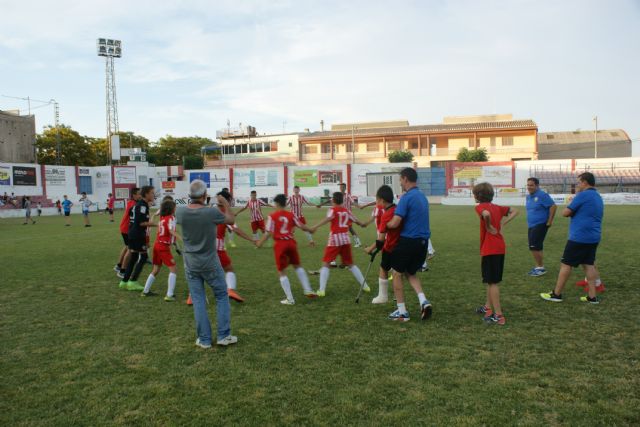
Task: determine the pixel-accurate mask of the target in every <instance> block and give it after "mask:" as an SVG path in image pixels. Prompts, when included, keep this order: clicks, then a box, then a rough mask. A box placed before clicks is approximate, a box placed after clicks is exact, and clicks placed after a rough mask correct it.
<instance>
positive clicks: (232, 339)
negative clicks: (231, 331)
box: [216, 335, 238, 347]
mask: <svg viewBox="0 0 640 427" xmlns="http://www.w3.org/2000/svg"><path fill="white" fill-rule="evenodd" d="M237 342H238V337H235V336H233V335H227V336H226V337H224V338H222V339H221V340H218V342H216V344H218V345H221V346H225V347H226V346H228V345H231V344H235V343H237Z"/></svg>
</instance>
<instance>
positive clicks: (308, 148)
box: [304, 144, 318, 154]
mask: <svg viewBox="0 0 640 427" xmlns="http://www.w3.org/2000/svg"><path fill="white" fill-rule="evenodd" d="M304 152H305V154H317V153H318V146H317V145H315V144H305V146H304Z"/></svg>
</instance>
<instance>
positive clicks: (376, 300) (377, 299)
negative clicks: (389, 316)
mask: <svg viewBox="0 0 640 427" xmlns="http://www.w3.org/2000/svg"><path fill="white" fill-rule="evenodd" d="M388 302H389V298H388V297H387V296H386V295H378V296H377V297H375V298H374V299H372V300H371V304H386V303H388Z"/></svg>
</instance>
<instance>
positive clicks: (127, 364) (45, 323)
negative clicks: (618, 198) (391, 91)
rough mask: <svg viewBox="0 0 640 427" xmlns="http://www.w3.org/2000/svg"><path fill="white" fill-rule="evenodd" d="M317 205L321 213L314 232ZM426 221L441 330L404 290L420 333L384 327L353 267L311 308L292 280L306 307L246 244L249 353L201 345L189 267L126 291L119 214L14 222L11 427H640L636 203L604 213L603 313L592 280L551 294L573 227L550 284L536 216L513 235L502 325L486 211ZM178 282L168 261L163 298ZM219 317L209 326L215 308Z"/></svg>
mask: <svg viewBox="0 0 640 427" xmlns="http://www.w3.org/2000/svg"><path fill="white" fill-rule="evenodd" d="M323 212H324V211H320V210H315V209H313V210H311V209H309V210H308V211H307V214H308V215H309V219H310V220H311V221H310V222H311V223H315V222H316V221H317V220H319V219H320V217H321V215H322V213H323ZM369 212H370V211H366V212H360V211H358V212H357V215H359V216H360V217H361V218H365V217H366V215H368V214H369ZM431 214H432V220H431V224H432V230H433V242H434V244H435V247H436V250H437V257H436V258H435V259H434V260H433V262H432V264H431V271H429V272H428V273H424V274H422V276H421V277H422V279H423V285H424V287H425V289H426V293H427V296H428V297H429V298H430V299H431V301H432V302H433V304H434V316H433V318H432V320H430V321H428V322H425V323H423V322H420V321H419V320H417V318H415V315H417V314H418V312H417V298H416V296H415V294H414V293H413V292H410V290H409V287H408V285H407V286H406V290H407V296H408V304H409V309H410V310H411V311H412V313H413V314H414V319H412V320H411V321H410V322H408V323H404V324H398V323H393V322H390V321H388V320H387V319H386V316H387V314H388V313H389V312H391V311H392V309H393V306H392V305H391V304H389V305H386V306H373V305H371V304H370V303H369V301H370V299H371V295H367V296H366V297H365V298H364V301H361V302H360V304H358V305H356V304H355V303H354V299H355V296H356V294H357V289H358V288H357V285H356V283H355V280H354V279H353V278H352V276H351V275H350V274H349V272H348V271H342V270H340V271H337V270H332V272H331V278H330V282H329V286H328V292H327V297H326V298H324V299H322V300H317V301H306V300H304V299H303V298H302V291H301V288H300V286H299V283H298V281H297V278H296V277H295V274H293V272H291V273H290V278H291V281H292V286H293V289H294V295H295V296H296V297H297V300H298V304H296V305H295V306H282V305H280V304H279V301H280V299H282V298H283V293H282V290H281V288H280V286H279V282H278V280H277V275H276V271H275V267H274V262H273V253H272V249H271V248H263V249H261V250H255V249H253V248H252V247H250V246H249V244H248V243H247V242H244V241H239V242H238V243H239V246H238V248H237V249H230V251H229V252H230V255H231V258H232V260H233V261H234V265H235V268H236V271H237V274H238V288H239V292H240V293H241V294H242V295H243V296H244V297H245V298H246V299H247V302H246V303H245V304H243V305H238V304H236V303H233V302H232V328H233V332H234V334H236V335H237V336H238V337H239V344H238V345H237V346H234V347H230V348H227V349H223V348H214V349H213V350H209V351H205V350H201V349H197V348H196V347H195V346H194V341H195V328H194V321H193V314H192V309H191V308H189V307H187V306H186V305H185V304H184V299H185V296H186V284H185V280H184V275H183V271H182V268H180V271H179V275H178V286H177V294H178V299H179V302H178V303H173V304H170V303H165V302H163V301H162V299H161V298H160V297H158V298H146V299H145V298H140V297H139V296H138V294H137V293H133V292H126V291H122V290H119V289H118V288H117V283H118V279H117V278H116V277H115V275H114V272H113V271H112V267H113V265H114V263H115V260H116V256H117V253H118V251H119V249H120V245H121V241H120V236H119V233H118V229H117V224H111V223H108V222H107V219H106V217H105V216H103V215H92V217H91V219H92V222H93V224H94V226H93V227H92V228H90V229H85V228H83V227H81V225H80V224H81V218H80V217H79V216H74V217H73V222H74V225H73V227H67V228H65V227H64V226H63V219H62V217H47V218H44V217H43V218H38V223H37V224H36V225H33V226H32V225H25V226H23V225H21V222H22V220H21V219H3V220H0V235H1V236H2V245H1V246H0V260H2V264H1V271H2V281H1V283H0V285H1V286H2V288H1V289H2V292H0V343H1V345H0V425H4V426H8V425H96V424H98V425H100V424H135V425H149V424H161V425H180V424H199V425H213V424H217V425H281V424H294V425H347V424H348V425H393V424H397V425H400V424H405V425H407V424H408V425H415V424H429V425H443V424H461V425H480V424H487V425H488V424H493V425H505V424H507V425H511V424H552V425H554V424H555V425H557V424H573V425H602V424H618V425H624V424H627V425H632V424H636V425H637V424H638V423H640V411H639V410H638V408H639V407H640V398H639V391H640V369H639V366H638V358H639V357H640V352H639V351H638V350H639V339H640V333H639V332H640V323H639V316H638V314H637V313H638V307H639V303H640V301H639V299H638V290H637V289H638V288H637V286H638V283H639V282H640V271H639V268H638V253H639V252H638V246H637V245H638V241H640V227H639V226H638V223H637V220H638V218H639V217H640V215H639V214H640V208H637V207H620V206H607V208H606V212H605V223H604V226H603V229H604V236H603V242H602V244H601V246H600V249H599V251H598V262H599V266H600V269H601V272H602V274H603V279H604V281H605V283H606V284H607V288H608V290H607V292H606V293H605V294H604V295H603V303H602V304H600V305H599V306H591V305H586V304H582V303H579V302H578V297H579V296H580V295H581V292H582V291H579V290H577V289H575V288H574V286H573V285H572V283H573V282H575V280H578V279H579V278H580V277H581V276H580V274H579V273H578V272H576V273H575V274H574V275H573V277H572V278H571V280H572V282H571V284H570V285H569V286H568V287H567V290H566V291H565V296H566V300H565V302H563V303H562V304H552V303H548V302H545V301H542V300H541V299H540V298H539V297H538V293H539V292H542V291H547V290H549V289H551V288H552V287H553V283H554V281H555V277H556V274H557V271H558V267H559V261H558V260H559V258H560V255H561V253H562V249H563V247H564V242H565V239H566V235H567V226H568V221H567V220H565V219H563V218H558V219H557V221H556V223H555V225H554V227H553V228H552V229H551V230H550V232H549V236H548V238H547V241H546V242H545V243H546V244H545V246H546V251H545V254H546V260H547V261H546V264H547V268H548V270H549V273H547V275H546V276H543V277H541V278H530V277H528V276H526V272H527V271H528V270H529V269H530V268H531V266H532V259H531V257H530V255H529V253H528V250H527V243H526V234H527V233H526V223H525V218H524V215H521V216H520V217H519V218H516V220H515V221H514V222H513V223H512V224H509V225H508V226H507V227H506V229H505V235H506V239H507V258H506V272H505V280H504V282H503V284H502V301H503V307H504V310H505V315H506V316H507V319H508V324H507V326H505V327H497V326H496V327H487V326H485V325H484V324H483V322H482V321H481V320H480V319H479V317H477V315H475V314H474V312H473V309H474V307H475V306H477V305H479V304H481V303H482V302H483V301H484V287H483V285H482V283H480V282H481V281H480V272H479V270H480V267H479V266H480V259H479V254H478V246H479V243H478V238H479V230H478V219H477V218H476V216H475V214H474V213H473V210H472V208H471V207H444V206H433V207H432V209H431ZM246 221H247V216H246V215H243V216H241V217H240V225H241V226H242V227H243V228H244V229H245V230H246V229H248V224H247V223H246ZM326 234H327V229H326V228H324V229H322V230H321V231H319V232H318V234H317V237H316V239H317V241H319V242H322V244H321V245H319V247H317V248H308V247H306V245H305V244H304V242H305V239H304V236H303V235H302V234H301V233H298V237H299V242H300V248H301V255H302V261H303V264H304V265H305V266H306V267H307V268H308V269H317V268H318V266H319V264H320V259H321V256H322V251H323V246H324V242H325V238H326ZM373 235H374V231H373V229H372V228H368V229H366V230H365V231H364V232H363V236H366V238H365V239H364V240H366V241H371V239H372V237H373ZM356 260H357V262H358V264H359V265H360V267H361V269H362V270H363V272H364V269H365V268H366V263H367V257H366V256H365V255H364V254H363V253H362V252H360V251H356ZM373 270H374V269H372V272H371V273H370V275H369V278H370V283H373V286H372V287H373V288H374V293H375V292H376V290H377V281H376V280H375V272H374V271H373ZM149 271H150V269H149V268H148V267H147V268H145V270H144V271H143V274H142V276H141V281H142V282H143V281H144V280H145V278H146V275H147V274H148V273H149ZM166 277H167V271H166V269H165V270H164V271H163V272H162V273H161V274H160V275H159V277H158V279H157V280H156V283H155V285H154V289H155V290H156V291H158V292H164V291H165V289H166ZM311 280H312V284H313V285H314V287H316V286H317V280H318V279H317V276H312V277H311ZM211 298H212V297H210V299H211ZM209 312H210V316H211V318H212V319H215V316H214V306H213V305H212V306H210V307H209Z"/></svg>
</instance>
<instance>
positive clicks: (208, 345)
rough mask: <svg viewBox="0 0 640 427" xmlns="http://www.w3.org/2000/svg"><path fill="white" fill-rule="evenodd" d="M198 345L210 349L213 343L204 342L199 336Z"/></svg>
mask: <svg viewBox="0 0 640 427" xmlns="http://www.w3.org/2000/svg"><path fill="white" fill-rule="evenodd" d="M196 345H197V346H198V347H200V348H204V349H209V348H211V344H205V343H203V342H202V341H200V338H198V339H197V340H196Z"/></svg>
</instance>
